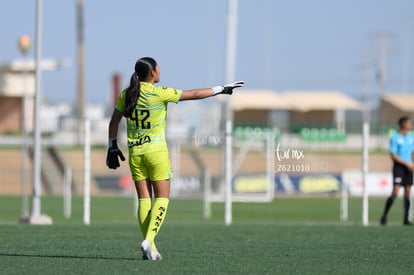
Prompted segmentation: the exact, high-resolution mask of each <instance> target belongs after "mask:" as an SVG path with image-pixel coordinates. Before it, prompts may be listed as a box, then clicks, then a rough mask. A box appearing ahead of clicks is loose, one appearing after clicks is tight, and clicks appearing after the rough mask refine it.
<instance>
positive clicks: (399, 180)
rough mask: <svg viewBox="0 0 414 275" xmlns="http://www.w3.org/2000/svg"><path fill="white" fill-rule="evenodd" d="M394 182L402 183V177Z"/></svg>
mask: <svg viewBox="0 0 414 275" xmlns="http://www.w3.org/2000/svg"><path fill="white" fill-rule="evenodd" d="M394 182H395V183H401V182H402V178H400V177H396V178H395V179H394Z"/></svg>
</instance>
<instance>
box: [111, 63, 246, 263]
mask: <svg viewBox="0 0 414 275" xmlns="http://www.w3.org/2000/svg"><path fill="white" fill-rule="evenodd" d="M159 81H160V68H159V67H158V65H157V62H156V61H155V60H154V59H153V58H150V57H144V58H141V59H139V60H138V61H137V62H136V64H135V72H134V73H133V74H132V76H131V80H130V84H129V87H128V88H126V89H125V90H123V91H122V92H121V94H120V96H119V98H118V102H117V103H116V106H115V110H114V112H113V114H112V117H111V121H110V122H109V136H108V137H109V149H108V154H107V158H106V164H107V166H108V167H109V168H111V169H116V168H118V167H119V166H120V164H119V159H118V158H120V159H121V160H122V161H124V160H125V157H124V156H123V154H122V152H121V151H120V150H119V148H118V145H117V140H116V138H117V133H118V125H119V122H120V121H121V119H122V117H123V116H124V117H125V118H126V123H127V138H128V152H129V167H130V170H131V174H132V178H133V180H134V183H135V187H136V190H137V194H138V198H139V207H138V222H139V225H140V227H141V231H142V234H143V237H144V241H143V242H142V243H141V250H142V252H143V258H144V259H146V260H161V259H162V257H161V254H160V253H159V252H158V249H157V247H156V245H155V242H154V240H155V237H156V236H157V234H158V232H159V231H160V228H161V225H162V223H163V222H164V220H165V216H166V214H167V209H168V202H169V195H170V179H171V178H172V172H171V168H170V160H169V157H168V148H167V143H166V141H165V126H166V115H167V103H169V102H174V103H178V101H183V100H193V99H203V98H207V97H211V96H214V95H217V94H229V95H231V94H232V93H233V89H234V88H238V87H242V86H243V84H244V82H243V81H240V82H235V83H232V84H229V85H226V86H216V87H213V88H207V89H194V90H187V91H181V90H177V89H173V88H166V87H159V86H154V84H155V83H158V82H159ZM152 192H154V199H152V197H153V196H152Z"/></svg>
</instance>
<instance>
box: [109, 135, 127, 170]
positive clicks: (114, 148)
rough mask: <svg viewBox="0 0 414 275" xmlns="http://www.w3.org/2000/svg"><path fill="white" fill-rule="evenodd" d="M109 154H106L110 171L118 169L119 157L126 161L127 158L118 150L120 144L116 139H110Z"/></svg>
mask: <svg viewBox="0 0 414 275" xmlns="http://www.w3.org/2000/svg"><path fill="white" fill-rule="evenodd" d="M108 145H109V146H108V147H109V148H108V153H107V154H106V166H108V168H110V169H116V168H118V167H119V166H121V165H120V164H119V160H118V157H119V158H120V159H121V160H122V161H124V160H125V157H124V155H123V154H122V152H121V150H119V148H118V143H117V141H116V138H110V139H109V144H108Z"/></svg>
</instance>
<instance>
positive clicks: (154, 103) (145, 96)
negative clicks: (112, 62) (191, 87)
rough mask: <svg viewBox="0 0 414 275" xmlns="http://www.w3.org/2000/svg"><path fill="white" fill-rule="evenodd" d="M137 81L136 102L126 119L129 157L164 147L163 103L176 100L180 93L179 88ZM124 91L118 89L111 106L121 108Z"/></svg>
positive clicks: (123, 104) (165, 110)
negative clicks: (137, 97) (116, 99)
mask: <svg viewBox="0 0 414 275" xmlns="http://www.w3.org/2000/svg"><path fill="white" fill-rule="evenodd" d="M140 84H141V93H140V96H139V99H138V104H137V106H136V107H135V110H134V111H133V113H132V116H131V118H127V137H128V148H129V154H130V155H131V156H133V155H142V154H145V153H151V152H158V151H164V150H167V142H166V140H165V127H166V120H167V104H168V102H174V103H178V101H179V100H180V96H181V93H182V91H181V90H177V89H173V88H166V87H158V86H154V85H153V84H151V83H148V82H141V83H140ZM126 90H127V89H125V90H123V91H122V92H121V94H120V96H119V98H118V102H117V103H116V106H115V108H116V109H117V110H118V111H120V112H124V109H125V95H126Z"/></svg>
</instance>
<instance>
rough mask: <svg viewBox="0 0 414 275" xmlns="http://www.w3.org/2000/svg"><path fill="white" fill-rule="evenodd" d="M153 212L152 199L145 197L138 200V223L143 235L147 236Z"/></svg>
mask: <svg viewBox="0 0 414 275" xmlns="http://www.w3.org/2000/svg"><path fill="white" fill-rule="evenodd" d="M150 213H151V199H150V198H144V199H139V200H138V223H139V226H140V227H141V232H142V236H143V237H144V238H145V236H146V235H147V231H148V224H149V221H150V216H151V215H150Z"/></svg>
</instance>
